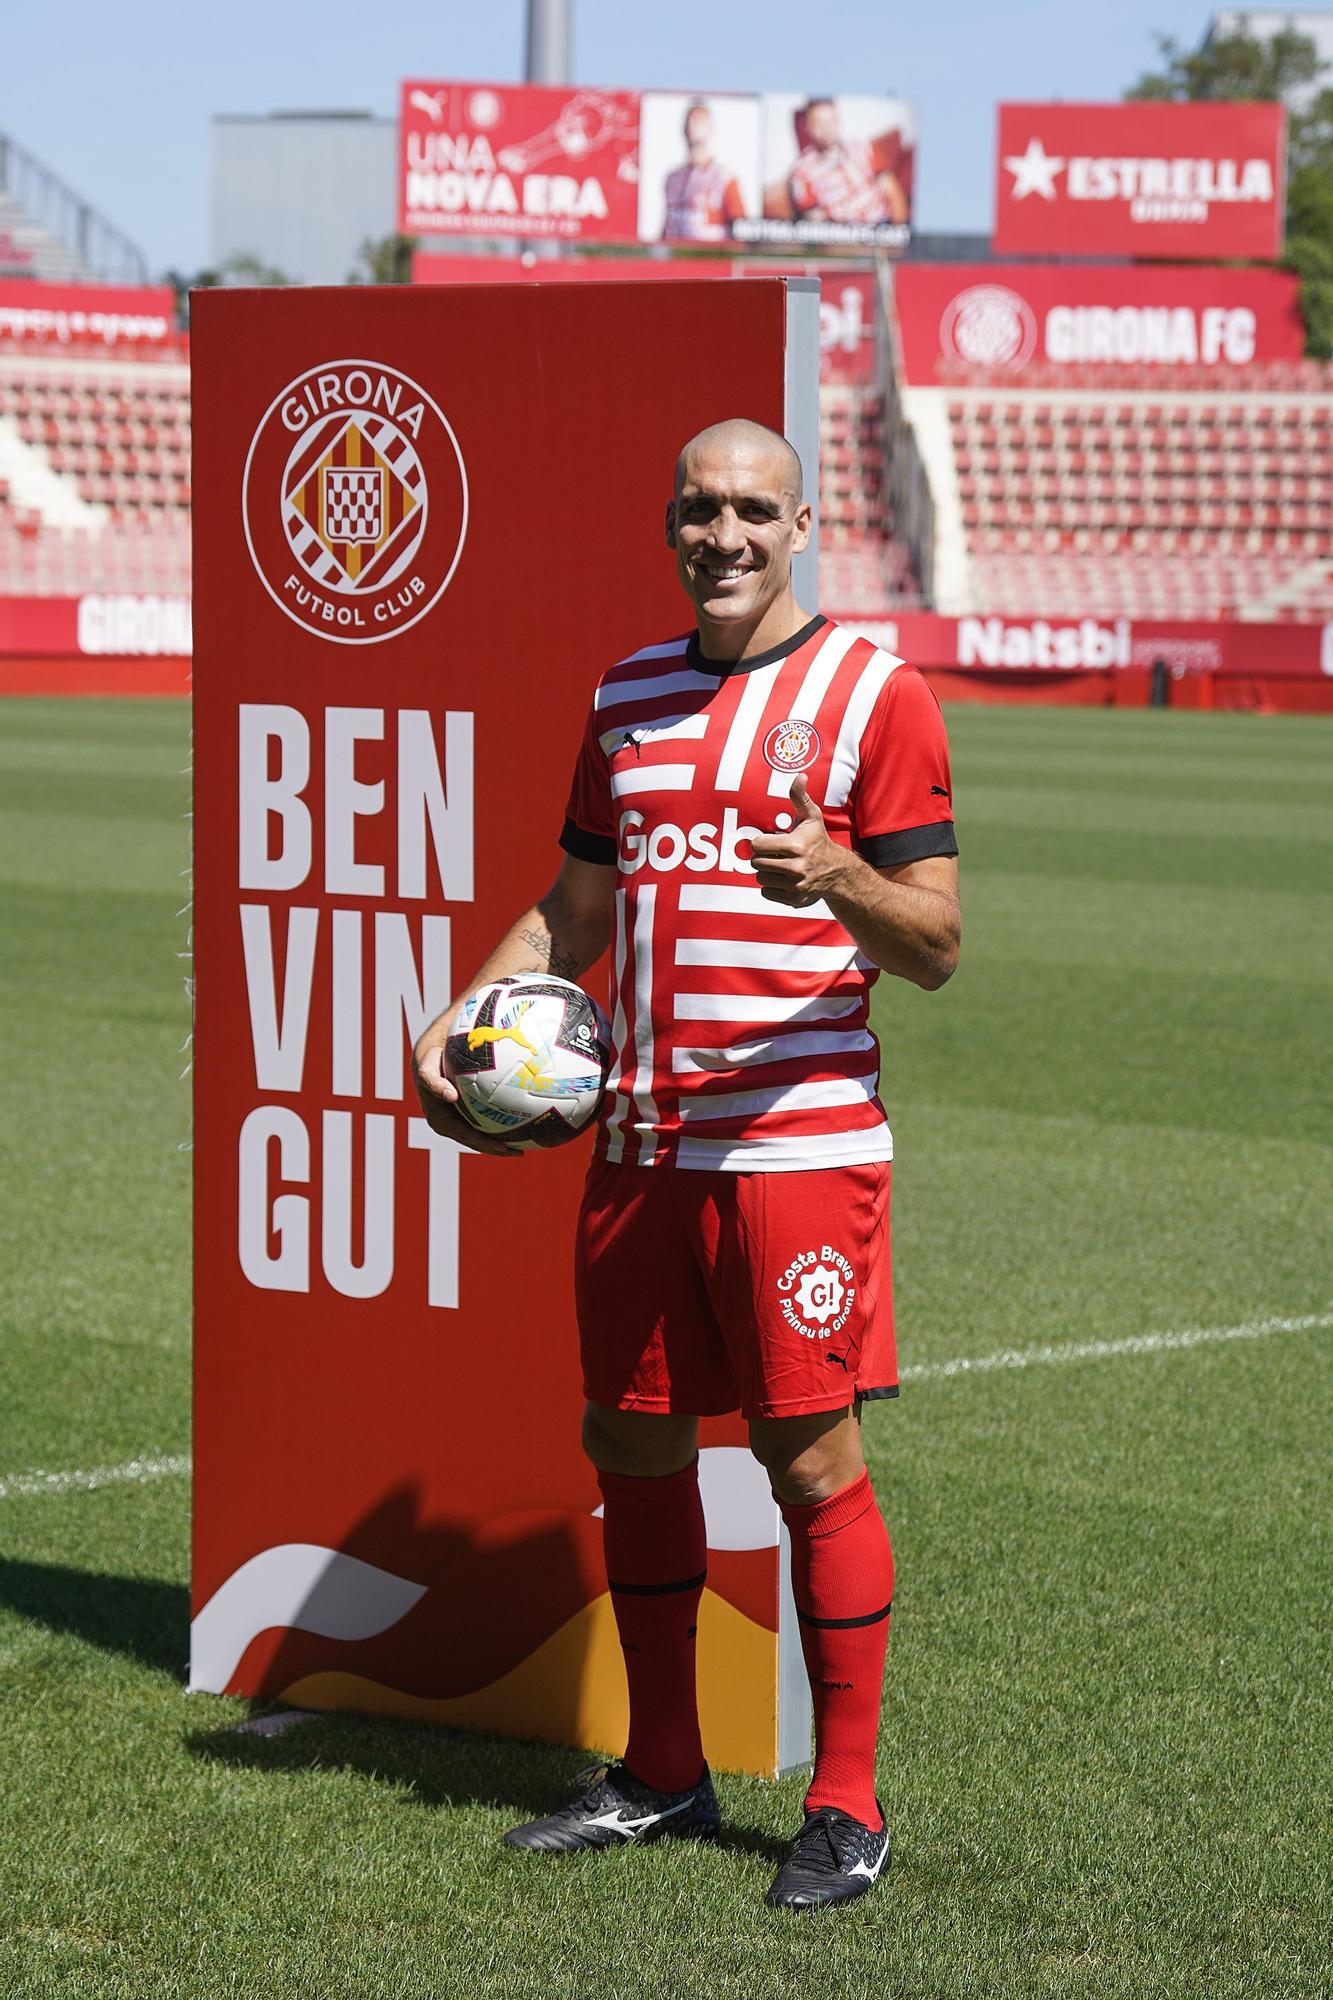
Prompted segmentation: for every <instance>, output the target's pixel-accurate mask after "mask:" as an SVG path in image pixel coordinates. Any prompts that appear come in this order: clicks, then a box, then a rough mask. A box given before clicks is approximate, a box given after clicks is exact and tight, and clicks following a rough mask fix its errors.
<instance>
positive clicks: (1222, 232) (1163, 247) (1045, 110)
mask: <svg viewBox="0 0 1333 2000" xmlns="http://www.w3.org/2000/svg"><path fill="white" fill-rule="evenodd" d="M1285 120H1286V114H1285V112H1284V111H1283V108H1282V106H1281V105H1280V104H1138V103H1131V104H1002V105H1001V106H1000V117H999V152H998V158H997V161H996V168H995V248H996V250H997V251H998V252H999V253H1000V255H1001V256H1006V257H1025V256H1041V257H1045V256H1082V257H1088V256H1092V257H1197V258H1201V259H1205V260H1210V261H1211V260H1214V259H1217V258H1221V257H1276V256H1277V254H1278V252H1279V250H1280V249H1281V248H1282V211H1283V205H1284V199H1285V186H1284V182H1285V174H1284V166H1285V138H1286V123H1285Z"/></svg>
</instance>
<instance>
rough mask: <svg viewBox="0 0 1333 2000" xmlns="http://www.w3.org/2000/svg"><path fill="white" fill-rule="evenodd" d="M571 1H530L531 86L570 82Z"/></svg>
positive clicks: (529, 60)
mask: <svg viewBox="0 0 1333 2000" xmlns="http://www.w3.org/2000/svg"><path fill="white" fill-rule="evenodd" d="M569 13H570V0H528V62H527V71H526V76H527V81H528V82H529V83H568V82H569Z"/></svg>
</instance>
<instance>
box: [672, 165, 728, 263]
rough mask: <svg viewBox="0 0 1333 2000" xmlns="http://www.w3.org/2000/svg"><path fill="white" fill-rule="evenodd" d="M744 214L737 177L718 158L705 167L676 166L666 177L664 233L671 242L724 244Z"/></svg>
mask: <svg viewBox="0 0 1333 2000" xmlns="http://www.w3.org/2000/svg"><path fill="white" fill-rule="evenodd" d="M744 213H745V201H744V197H743V196H742V194H741V191H740V188H739V187H738V186H737V184H736V181H735V178H734V176H732V175H731V174H729V173H728V172H727V170H726V168H725V167H720V166H719V165H718V163H717V161H716V160H709V161H708V163H707V164H706V165H705V166H701V167H697V166H694V165H693V164H689V163H687V164H686V165H685V166H683V167H675V168H673V170H672V171H671V172H670V173H669V174H668V175H667V177H666V219H665V221H664V222H663V224H662V236H663V238H664V240H665V241H666V242H668V243H670V242H676V243H721V242H723V241H725V239H726V238H727V237H728V236H729V235H730V234H731V224H732V223H733V222H734V221H735V220H736V218H737V217H738V216H741V215H744Z"/></svg>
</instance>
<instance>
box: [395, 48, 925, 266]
mask: <svg viewBox="0 0 1333 2000" xmlns="http://www.w3.org/2000/svg"><path fill="white" fill-rule="evenodd" d="M400 133H401V136H400V148H401V154H400V171H399V205H398V220H399V228H400V229H402V230H403V231H404V232H405V233H406V234H408V235H412V236H420V237H425V238H431V237H463V236H474V237H475V236H484V237H514V238H526V239H538V238H543V237H546V238H555V239H558V240H561V241H564V242H570V243H577V242H603V243H613V242H618V243H633V242H642V243H681V244H697V245H707V246H716V247H719V248H726V247H728V246H730V247H733V248H735V247H742V248H748V249H751V250H761V251H762V250H768V249H774V250H779V251H788V252H790V251H792V250H794V249H795V250H808V251H814V252H826V251H841V250H850V251H856V250H865V249H874V250H903V249H905V248H906V247H907V244H908V242H909V240H910V236H911V216H912V182H913V166H914V160H915V152H916V113H915V110H914V108H913V106H912V105H910V104H908V103H905V102H903V101H902V100H901V99H898V98H882V97H859V96H848V97H836V98H834V97H820V96H813V95H810V96H807V95H803V94H800V93H785V94H778V95H772V96H767V97H763V96H753V95H737V94H728V93H715V94H710V93H708V92H701V93H700V92H689V91H646V92H643V93H642V94H640V93H638V92H634V91H624V90H589V89H579V90H575V89H572V88H569V87H560V88H551V87H545V86H543V87H535V86H531V85H525V84H512V85H511V84H489V83H431V82H423V81H420V80H410V81H408V82H406V83H404V85H403V87H402V109H401V125H400Z"/></svg>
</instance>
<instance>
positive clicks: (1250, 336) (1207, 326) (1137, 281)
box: [893, 264, 1305, 385]
mask: <svg viewBox="0 0 1333 2000" xmlns="http://www.w3.org/2000/svg"><path fill="white" fill-rule="evenodd" d="M893 297H894V317H895V320H896V323H897V331H898V340H899V344H900V350H901V354H902V362H903V372H904V374H905V375H906V377H907V380H908V381H909V382H914V383H916V384H918V385H925V384H929V383H931V382H950V381H958V380H962V379H966V378H968V377H970V376H977V375H981V376H984V377H990V376H995V375H999V376H1001V377H1003V378H1011V379H1014V380H1015V381H1021V379H1022V377H1023V376H1024V374H1025V373H1029V372H1035V371H1037V370H1040V371H1041V372H1042V374H1043V376H1044V377H1045V378H1046V379H1048V380H1049V379H1050V378H1051V377H1052V376H1056V377H1058V374H1059V371H1060V370H1062V369H1064V368H1068V369H1070V370H1071V371H1077V379H1079V380H1082V379H1083V378H1084V377H1086V375H1087V373H1088V372H1089V371H1090V370H1092V371H1095V370H1096V369H1098V368H1103V367H1116V366H1119V367H1135V368H1145V367H1150V368H1152V369H1154V370H1157V371H1160V373H1161V375H1162V376H1163V378H1164V380H1166V379H1169V378H1170V376H1171V374H1172V372H1173V370H1176V369H1180V368H1192V369H1196V370H1197V369H1200V368H1226V369H1228V370H1235V369H1245V368H1249V367H1252V366H1254V365H1256V364H1259V363H1262V362H1265V361H1299V359H1300V358H1301V355H1302V353H1303V352H1304V341H1305V334H1304V327H1303V323H1302V320H1301V314H1300V287H1299V282H1298V280H1297V279H1296V278H1295V276H1294V275H1293V274H1292V273H1290V272H1288V271H1256V270H1220V269H1219V270H1204V271H1200V270H1194V269H1192V268H1190V267H1189V266H1187V265H1186V266H1172V265H1156V266H1144V267H1138V266H1126V265H1119V266H1103V267H1100V268H1099V267H1096V266H1090V265H1065V266H1060V265H1048V264H904V265H902V266H901V267H900V268H899V269H898V270H896V271H895V272H894V275H893Z"/></svg>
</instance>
